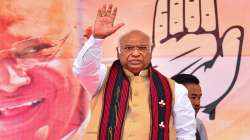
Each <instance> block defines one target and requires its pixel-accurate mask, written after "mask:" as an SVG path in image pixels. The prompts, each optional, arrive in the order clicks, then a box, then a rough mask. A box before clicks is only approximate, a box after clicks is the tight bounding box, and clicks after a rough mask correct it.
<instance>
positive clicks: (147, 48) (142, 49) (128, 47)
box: [118, 45, 151, 53]
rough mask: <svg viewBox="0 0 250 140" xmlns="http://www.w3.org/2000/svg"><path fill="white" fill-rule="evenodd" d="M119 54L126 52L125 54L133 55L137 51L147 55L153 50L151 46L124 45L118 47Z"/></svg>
mask: <svg viewBox="0 0 250 140" xmlns="http://www.w3.org/2000/svg"><path fill="white" fill-rule="evenodd" d="M118 50H119V53H121V52H125V53H132V52H134V51H135V50H137V51H138V52H140V53H147V52H150V51H151V48H150V46H149V45H122V46H120V47H118Z"/></svg>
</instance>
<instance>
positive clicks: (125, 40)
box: [119, 31, 150, 45]
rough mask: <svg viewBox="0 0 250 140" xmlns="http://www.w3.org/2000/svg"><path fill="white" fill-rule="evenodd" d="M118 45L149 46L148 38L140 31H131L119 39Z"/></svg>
mask: <svg viewBox="0 0 250 140" xmlns="http://www.w3.org/2000/svg"><path fill="white" fill-rule="evenodd" d="M119 43H120V45H124V44H131V45H140V44H144V45H149V43H150V37H149V36H148V35H147V34H145V33H143V32H141V31H132V32H129V33H127V34H125V35H123V36H122V37H121V38H120V41H119Z"/></svg>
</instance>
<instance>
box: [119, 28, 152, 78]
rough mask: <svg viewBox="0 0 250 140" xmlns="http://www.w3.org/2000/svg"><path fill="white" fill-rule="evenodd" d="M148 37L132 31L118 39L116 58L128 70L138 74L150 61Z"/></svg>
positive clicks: (150, 52)
mask: <svg viewBox="0 0 250 140" xmlns="http://www.w3.org/2000/svg"><path fill="white" fill-rule="evenodd" d="M150 47H151V46H150V43H149V38H148V37H147V36H145V35H144V34H142V33H138V32H133V33H130V34H129V35H127V36H126V37H124V38H123V39H122V40H121V41H120V46H119V48H118V58H119V59H120V62H121V64H122V65H123V66H124V67H125V68H126V69H127V70H129V71H130V72H132V73H134V74H138V73H139V72H140V71H142V70H144V69H145V68H146V67H147V66H148V65H149V63H150V61H151V57H152V50H151V48H150Z"/></svg>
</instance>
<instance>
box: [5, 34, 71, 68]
mask: <svg viewBox="0 0 250 140" xmlns="http://www.w3.org/2000/svg"><path fill="white" fill-rule="evenodd" d="M70 34H71V32H70V33H68V34H67V35H66V36H64V37H63V38H62V39H59V40H53V39H50V38H44V37H39V38H30V39H26V40H22V41H18V42H16V43H14V44H13V45H12V47H11V48H10V49H4V50H0V60H2V59H5V58H15V59H16V61H17V63H18V64H19V65H20V66H22V67H27V68H31V67H33V66H35V65H37V64H38V63H39V64H44V65H46V64H47V63H48V62H49V61H51V60H52V59H53V58H54V57H55V56H56V54H57V53H58V52H59V51H60V49H61V48H62V46H63V45H64V43H65V41H66V40H67V39H68V38H69V36H70Z"/></svg>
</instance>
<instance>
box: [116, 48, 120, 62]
mask: <svg viewBox="0 0 250 140" xmlns="http://www.w3.org/2000/svg"><path fill="white" fill-rule="evenodd" d="M119 54H120V52H119V48H118V47H116V55H117V58H118V59H119Z"/></svg>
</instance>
